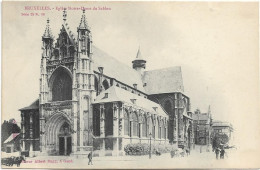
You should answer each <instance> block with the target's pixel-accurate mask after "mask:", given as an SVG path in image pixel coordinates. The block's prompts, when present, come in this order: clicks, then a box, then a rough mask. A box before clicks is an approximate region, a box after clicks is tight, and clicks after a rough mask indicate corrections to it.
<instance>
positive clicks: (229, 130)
mask: <svg viewBox="0 0 260 170" xmlns="http://www.w3.org/2000/svg"><path fill="white" fill-rule="evenodd" d="M212 130H213V133H214V135H216V134H218V135H223V134H226V135H227V137H228V139H229V144H232V143H233V141H234V135H233V132H234V129H233V126H232V124H231V123H229V122H223V121H213V124H212Z"/></svg>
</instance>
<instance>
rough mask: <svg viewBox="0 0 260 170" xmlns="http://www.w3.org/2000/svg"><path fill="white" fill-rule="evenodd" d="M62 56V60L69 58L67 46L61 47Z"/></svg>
mask: <svg viewBox="0 0 260 170" xmlns="http://www.w3.org/2000/svg"><path fill="white" fill-rule="evenodd" d="M61 56H62V58H65V57H66V56H67V48H66V47H65V46H63V47H61Z"/></svg>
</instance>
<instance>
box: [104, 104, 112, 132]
mask: <svg viewBox="0 0 260 170" xmlns="http://www.w3.org/2000/svg"><path fill="white" fill-rule="evenodd" d="M105 135H106V136H109V135H113V109H112V108H111V107H110V108H109V109H108V110H107V109H106V110H105Z"/></svg>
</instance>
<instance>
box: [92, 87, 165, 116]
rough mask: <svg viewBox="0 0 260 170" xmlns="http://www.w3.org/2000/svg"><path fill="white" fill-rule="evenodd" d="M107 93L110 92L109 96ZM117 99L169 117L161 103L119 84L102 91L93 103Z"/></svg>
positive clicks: (115, 100)
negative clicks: (155, 108)
mask: <svg viewBox="0 0 260 170" xmlns="http://www.w3.org/2000/svg"><path fill="white" fill-rule="evenodd" d="M105 93H108V96H107V97H106V95H105ZM133 99H136V101H135V103H133V102H132V100H133ZM117 101H121V102H124V103H128V104H130V105H135V106H137V107H139V108H142V109H143V110H145V111H147V112H150V113H154V114H157V115H160V116H163V117H168V115H167V113H166V112H165V111H164V110H163V108H162V107H161V106H160V105H159V104H157V103H155V102H153V101H151V100H149V99H146V98H144V97H141V96H138V95H137V94H134V93H131V92H129V91H127V90H124V89H122V88H119V87H117V86H112V87H110V88H108V89H107V90H105V91H103V92H101V93H100V95H98V96H97V98H96V100H95V101H94V102H93V103H94V104H96V103H108V102H117ZM154 107H157V111H155V110H154Z"/></svg>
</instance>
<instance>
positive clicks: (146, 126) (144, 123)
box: [142, 116, 148, 137]
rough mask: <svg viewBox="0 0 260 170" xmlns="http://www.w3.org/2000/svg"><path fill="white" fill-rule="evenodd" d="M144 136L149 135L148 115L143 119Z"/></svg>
mask: <svg viewBox="0 0 260 170" xmlns="http://www.w3.org/2000/svg"><path fill="white" fill-rule="evenodd" d="M142 128H143V134H142V135H143V136H144V137H147V128H148V125H147V118H146V116H144V119H143V127H142Z"/></svg>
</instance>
